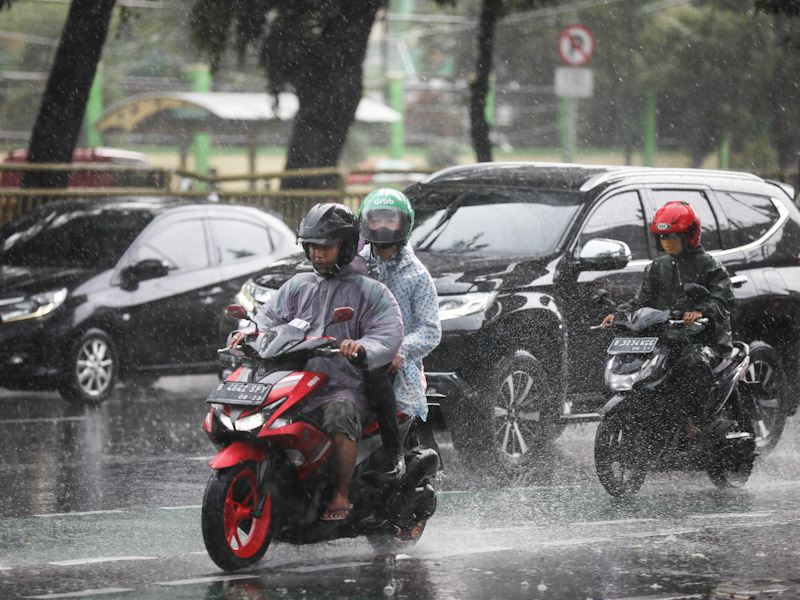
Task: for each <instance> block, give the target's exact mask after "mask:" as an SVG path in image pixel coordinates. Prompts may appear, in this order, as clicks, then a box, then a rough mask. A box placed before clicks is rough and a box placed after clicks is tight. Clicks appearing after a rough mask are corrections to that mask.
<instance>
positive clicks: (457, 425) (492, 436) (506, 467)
mask: <svg viewBox="0 0 800 600" xmlns="http://www.w3.org/2000/svg"><path fill="white" fill-rule="evenodd" d="M552 389H553V386H552V385H551V384H550V381H549V377H548V373H547V371H546V369H545V368H544V367H543V366H542V363H541V362H540V361H539V360H538V359H537V358H536V357H534V356H533V355H532V354H530V353H529V352H526V351H524V350H518V351H516V352H514V353H513V354H511V355H509V356H507V357H505V358H504V359H502V360H501V361H500V362H499V363H498V364H497V366H495V367H493V368H492V370H491V372H490V376H489V378H488V381H487V384H486V386H485V387H484V388H483V391H482V392H481V393H479V394H478V395H477V397H476V398H474V399H471V400H469V401H459V406H458V407H457V409H451V410H450V411H448V412H449V413H450V414H446V415H445V418H446V419H447V421H448V427H449V428H450V430H451V437H452V439H453V445H454V447H455V449H456V451H457V452H458V454H459V456H461V457H463V458H465V459H466V460H467V462H469V463H478V464H480V465H482V466H486V467H487V468H488V469H489V470H490V472H493V473H496V474H514V473H519V472H521V471H524V470H526V469H527V467H529V466H530V464H531V463H532V462H533V461H534V460H536V458H537V457H538V455H539V452H537V451H538V450H541V449H542V448H543V447H544V446H546V445H547V444H549V443H550V442H552V441H553V440H554V439H555V438H556V437H558V435H559V434H560V433H561V431H562V430H563V427H562V426H560V425H558V424H557V423H556V419H557V417H558V413H559V405H558V402H557V399H556V398H555V396H554V395H553V392H552Z"/></svg>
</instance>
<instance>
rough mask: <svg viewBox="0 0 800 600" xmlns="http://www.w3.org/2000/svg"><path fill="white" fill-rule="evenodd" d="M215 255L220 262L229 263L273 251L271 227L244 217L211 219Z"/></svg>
mask: <svg viewBox="0 0 800 600" xmlns="http://www.w3.org/2000/svg"><path fill="white" fill-rule="evenodd" d="M209 225H210V227H211V236H212V241H213V244H212V245H213V248H214V256H215V258H216V261H217V262H218V263H229V262H232V261H235V260H240V259H242V258H248V257H250V256H258V255H263V254H269V253H270V252H272V251H273V249H274V247H273V245H272V239H271V238H270V235H269V229H267V226H266V225H265V224H264V223H259V222H257V221H245V220H243V219H216V218H215V219H211V220H209Z"/></svg>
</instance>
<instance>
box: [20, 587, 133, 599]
mask: <svg viewBox="0 0 800 600" xmlns="http://www.w3.org/2000/svg"><path fill="white" fill-rule="evenodd" d="M132 591H133V589H131V588H103V589H98V590H82V591H80V592H65V593H63V594H44V595H42V596H25V598H37V599H42V600H44V599H45V598H79V597H83V596H99V595H101V594H118V593H120V592H132Z"/></svg>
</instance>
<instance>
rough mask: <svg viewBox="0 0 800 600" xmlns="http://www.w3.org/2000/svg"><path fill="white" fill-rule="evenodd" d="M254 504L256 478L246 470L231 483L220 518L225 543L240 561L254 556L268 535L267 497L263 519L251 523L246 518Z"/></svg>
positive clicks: (251, 519) (253, 520)
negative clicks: (223, 528)
mask: <svg viewBox="0 0 800 600" xmlns="http://www.w3.org/2000/svg"><path fill="white" fill-rule="evenodd" d="M257 504H258V490H257V489H256V474H255V473H254V472H253V471H251V470H250V469H247V470H245V471H242V472H241V473H239V474H238V475H237V476H236V478H235V479H234V480H233V481H232V482H231V485H230V487H229V488H228V494H227V495H226V496H225V506H224V507H223V516H222V523H223V526H224V527H225V540H226V541H227V542H228V547H230V549H231V551H232V552H233V553H234V554H235V555H236V556H238V557H240V558H249V557H251V556H253V555H254V554H255V553H256V552H258V551H259V549H260V548H261V546H262V544H263V543H264V540H265V539H266V538H267V533H269V526H270V516H271V507H270V498H269V496H267V500H266V502H264V516H262V517H259V518H258V519H254V518H253V517H251V516H250V515H251V513H252V511H253V510H255V508H256V505H257Z"/></svg>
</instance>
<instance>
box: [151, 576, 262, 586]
mask: <svg viewBox="0 0 800 600" xmlns="http://www.w3.org/2000/svg"><path fill="white" fill-rule="evenodd" d="M237 579H258V575H217V576H215V577H197V578H195V579H176V580H175V581H160V582H158V583H157V584H156V585H194V584H196V583H214V582H215V581H236V580H237Z"/></svg>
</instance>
